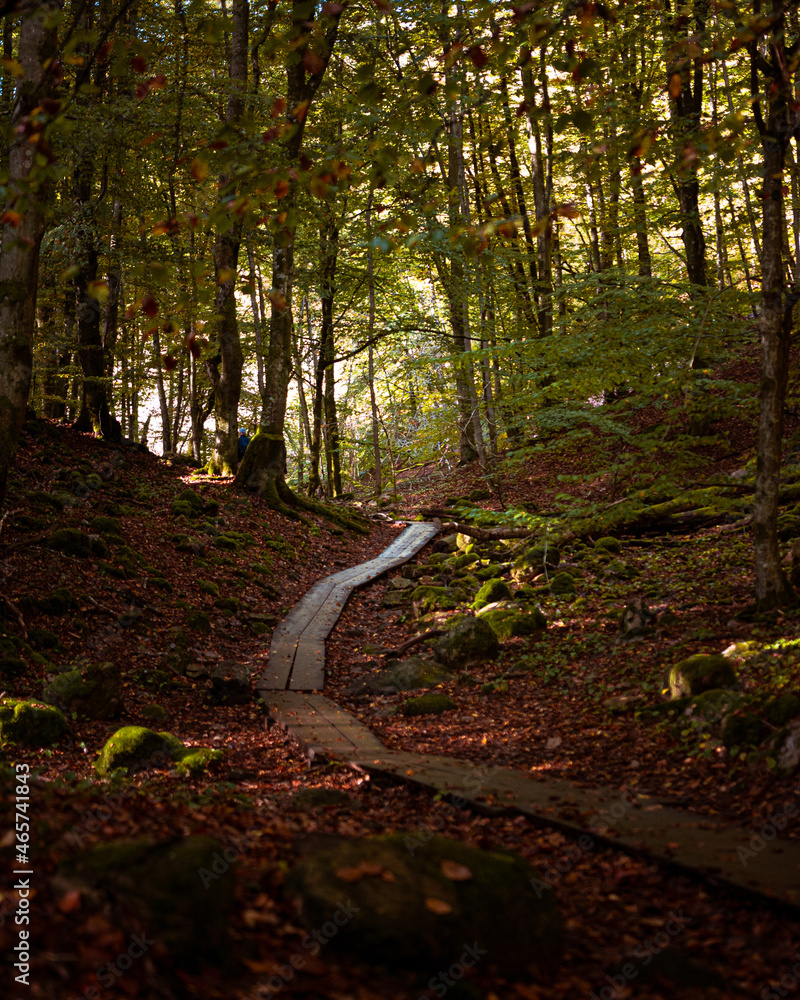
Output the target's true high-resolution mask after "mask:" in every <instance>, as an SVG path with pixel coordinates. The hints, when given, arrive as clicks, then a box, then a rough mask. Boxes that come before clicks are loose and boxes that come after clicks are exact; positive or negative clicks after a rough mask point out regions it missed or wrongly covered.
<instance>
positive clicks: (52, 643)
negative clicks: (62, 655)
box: [28, 628, 61, 649]
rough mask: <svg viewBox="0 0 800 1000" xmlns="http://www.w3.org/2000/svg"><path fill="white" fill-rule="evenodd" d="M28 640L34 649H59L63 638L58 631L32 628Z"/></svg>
mask: <svg viewBox="0 0 800 1000" xmlns="http://www.w3.org/2000/svg"><path fill="white" fill-rule="evenodd" d="M28 641H29V642H30V644H31V646H33V648H34V649H59V648H60V646H61V640H60V639H59V637H58V636H57V635H56V633H55V632H51V631H50V630H49V629H46V628H32V629H30V630H29V632H28Z"/></svg>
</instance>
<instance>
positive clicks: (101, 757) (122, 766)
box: [94, 726, 185, 777]
mask: <svg viewBox="0 0 800 1000" xmlns="http://www.w3.org/2000/svg"><path fill="white" fill-rule="evenodd" d="M166 735H167V736H168V737H169V739H165V737H164V735H162V734H161V733H155V732H153V730H152V729H145V727H144V726H124V727H123V728H122V729H118V730H117V731H116V732H115V733H114V735H113V736H111V737H110V738H109V739H108V740H107V741H106V743H105V745H104V746H103V748H102V750H101V751H100V753H99V754H98V755H97V759H96V760H95V763H94V769H95V772H96V773H97V774H98V775H100V777H107V776H108V775H110V774H111V773H112V771H117V770H123V771H124V772H125V773H126V774H128V773H131V772H133V771H140V770H143V769H145V768H147V767H164V766H165V764H166V763H167V762H168V761H172V760H173V759H174V758H173V753H175V752H176V748H175V747H174V745H172V744H171V741H172V740H175V739H176V737H174V736H171V734H169V733H167V734H166ZM178 742H179V743H180V741H178ZM180 746H181V748H182V749H185V748H184V747H183V744H182V743H180Z"/></svg>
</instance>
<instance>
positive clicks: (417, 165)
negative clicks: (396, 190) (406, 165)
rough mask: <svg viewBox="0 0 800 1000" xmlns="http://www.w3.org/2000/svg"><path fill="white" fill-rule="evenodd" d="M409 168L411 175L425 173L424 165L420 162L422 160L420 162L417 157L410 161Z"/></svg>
mask: <svg viewBox="0 0 800 1000" xmlns="http://www.w3.org/2000/svg"><path fill="white" fill-rule="evenodd" d="M410 166H411V172H412V173H413V174H424V173H425V164H424V163H423V162H422V160H420V158H419V157H418V156H415V157H414V159H413V160H412V161H411V164H410Z"/></svg>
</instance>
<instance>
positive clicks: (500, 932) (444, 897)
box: [286, 831, 563, 982]
mask: <svg viewBox="0 0 800 1000" xmlns="http://www.w3.org/2000/svg"><path fill="white" fill-rule="evenodd" d="M448 875H449V876H450V877H448ZM286 891H287V893H288V894H289V895H290V896H291V897H293V898H295V899H297V900H298V902H299V906H300V913H301V917H302V920H303V922H304V923H305V924H306V926H307V927H309V928H316V927H323V926H326V925H328V924H332V925H333V926H337V927H338V928H339V930H338V932H337V933H336V935H335V936H333V937H332V938H331V939H330V943H329V947H331V948H333V949H334V950H335V951H337V952H338V951H341V952H343V953H346V954H350V955H353V956H355V957H356V958H357V959H358V960H359V961H365V962H369V963H379V964H387V965H390V966H393V967H399V968H402V969H404V970H405V969H414V970H419V971H424V972H426V973H428V972H430V971H435V970H437V969H448V968H450V967H451V966H452V965H453V964H454V963H458V961H459V959H460V958H461V957H462V956H463V962H462V965H464V966H467V967H471V966H472V965H473V964H475V965H477V964H478V963H480V965H481V967H482V968H486V969H494V970H498V971H500V972H502V974H503V976H504V977H505V978H507V979H508V980H513V981H517V980H522V979H525V981H526V982H528V981H529V977H530V976H531V975H533V976H536V977H538V976H546V975H548V974H552V972H554V971H555V969H556V968H557V967H558V964H559V961H560V957H561V952H562V948H563V923H562V920H561V917H560V915H559V913H558V910H557V908H556V902H555V893H554V892H553V890H552V889H551V888H550V887H549V886H547V885H545V884H544V882H542V881H541V880H538V879H537V878H536V873H535V871H534V869H533V868H531V867H530V865H529V864H528V863H527V862H526V861H524V860H523V859H522V858H520V857H519V856H518V855H515V854H512V853H510V852H509V853H502V854H501V853H494V852H490V851H481V850H478V849H476V848H473V847H469V846H467V845H466V844H462V843H460V842H458V841H454V840H449V839H447V838H444V837H440V836H437V835H431V834H430V833H428V832H427V831H424V832H422V833H407V834H404V833H402V832H400V833H393V834H388V835H384V836H379V837H370V838H367V839H358V840H339V841H334V842H333V843H330V844H328V845H325V846H324V847H323V848H321V849H317V850H315V851H313V852H311V853H309V854H308V856H307V857H305V858H304V859H303V860H302V861H301V862H300V864H299V865H298V866H297V867H296V868H295V869H294V870H293V871H292V872H291V873H290V875H289V878H288V879H287V883H286ZM470 955H471V956H472V957H469V956H470Z"/></svg>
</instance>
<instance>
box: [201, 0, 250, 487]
mask: <svg viewBox="0 0 800 1000" xmlns="http://www.w3.org/2000/svg"><path fill="white" fill-rule="evenodd" d="M231 16H232V19H233V32H232V37H231V52H230V71H229V76H230V81H231V91H230V95H229V97H228V104H227V107H226V109H225V123H226V125H228V127H229V128H233V129H235V128H237V126H238V124H239V122H240V120H241V117H242V114H243V112H244V92H245V90H246V88H247V56H248V39H249V20H250V4H249V2H248V0H233V4H232V10H231ZM234 188H235V181H231V179H230V178H228V177H223V178H220V190H222V191H227V194H228V196H230V195H232V194H233V193H234V190H233V189H234ZM242 224H243V223H242V217H241V215H237V217H236V219H235V220H234V222H233V225H232V226H231V227H230V228H229V229H227V230H226V231H225V232H217V235H216V238H215V240H214V273H215V276H216V279H217V295H216V302H215V312H216V319H217V346H218V356H219V363H218V364H217V365H216V366H214V367H213V368H211V369H209V372H210V374H211V375H212V387H213V389H214V419H215V424H216V426H215V434H214V455H213V457H212V458H211V461H210V462H209V464H208V471H209V473H211V474H212V475H218V476H230V475H233V474H234V473H235V472H236V468H237V465H238V463H239V398H240V396H241V392H242V367H243V365H244V355H243V353H242V345H241V341H240V339H239V321H238V318H237V315H236V294H235V291H236V278H237V269H238V266H239V248H240V246H241V242H242Z"/></svg>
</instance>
